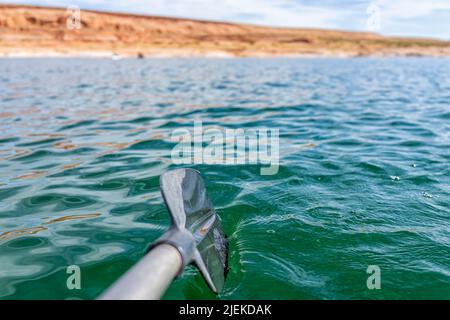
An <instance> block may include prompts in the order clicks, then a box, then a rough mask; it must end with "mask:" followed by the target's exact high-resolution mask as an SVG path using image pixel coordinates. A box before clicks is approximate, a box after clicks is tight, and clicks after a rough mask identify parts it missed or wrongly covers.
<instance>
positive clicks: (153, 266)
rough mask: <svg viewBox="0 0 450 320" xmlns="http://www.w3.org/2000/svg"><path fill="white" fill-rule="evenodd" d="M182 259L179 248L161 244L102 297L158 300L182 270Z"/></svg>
mask: <svg viewBox="0 0 450 320" xmlns="http://www.w3.org/2000/svg"><path fill="white" fill-rule="evenodd" d="M181 266H182V259H181V256H180V253H179V252H178V250H177V249H176V248H175V247H173V246H171V245H168V244H161V245H159V246H157V247H155V248H154V249H153V250H152V251H150V252H149V253H148V254H147V255H145V256H144V257H143V258H142V259H141V260H140V261H139V262H138V263H136V264H135V265H134V266H133V268H131V269H130V270H129V271H128V272H127V273H125V274H124V275H123V276H122V277H121V278H120V279H119V280H118V281H117V282H116V283H115V284H114V285H113V286H112V287H111V288H109V289H108V291H107V292H106V293H105V294H103V295H102V296H100V299H101V300H156V299H159V298H160V297H161V296H162V295H163V294H164V292H165V291H166V289H167V287H168V286H169V284H170V283H171V282H172V280H173V279H174V278H175V277H176V276H177V274H178V273H179V272H180V269H181Z"/></svg>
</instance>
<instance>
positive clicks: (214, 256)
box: [160, 169, 228, 293]
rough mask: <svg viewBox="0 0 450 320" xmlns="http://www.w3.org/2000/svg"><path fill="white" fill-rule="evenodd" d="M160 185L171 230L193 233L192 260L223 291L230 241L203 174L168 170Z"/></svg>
mask: <svg viewBox="0 0 450 320" xmlns="http://www.w3.org/2000/svg"><path fill="white" fill-rule="evenodd" d="M160 186H161V193H162V195H163V198H164V201H165V203H166V206H167V209H168V211H169V213H170V217H171V222H172V227H174V228H178V229H187V230H188V231H189V232H191V233H192V235H193V236H194V239H195V243H196V248H197V250H196V252H195V254H194V256H193V257H192V260H193V262H194V263H195V264H196V265H197V267H198V268H199V269H200V271H201V273H202V275H203V277H204V278H205V280H206V282H207V283H208V285H209V287H210V288H211V289H212V290H213V291H214V292H216V293H217V292H220V291H221V290H222V288H223V285H224V282H225V276H226V271H227V267H228V265H227V259H228V241H227V238H226V236H225V234H224V232H223V230H222V226H221V224H220V218H219V216H218V215H217V214H216V211H215V210H214V208H213V206H212V203H211V201H210V200H209V198H208V195H207V193H206V189H205V186H204V183H203V180H202V178H201V177H200V174H199V173H198V171H196V170H193V169H176V170H172V171H168V172H165V173H164V174H162V175H161V178H160Z"/></svg>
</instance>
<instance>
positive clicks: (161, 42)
mask: <svg viewBox="0 0 450 320" xmlns="http://www.w3.org/2000/svg"><path fill="white" fill-rule="evenodd" d="M69 15H70V12H68V11H67V10H66V9H62V8H48V7H45V8H44V7H32V6H15V5H0V55H3V56H35V55H38V56H61V55H67V56H112V55H114V56H117V55H119V56H140V57H145V56H196V55H198V56H277V55H283V56H286V55H288V56H296V55H332V56H365V55H380V56H385V55H389V56H391V55H393V56H396V55H401V56H421V55H431V56H450V42H445V41H437V40H429V39H412V38H393V37H383V36H380V35H376V34H373V33H364V32H344V31H327V30H317V29H293V28H271V27H260V26H254V25H245V24H231V23H220V22H210V21H198V20H189V19H174V18H162V17H153V16H141V15H130V14H119V13H106V12H95V11H85V10H81V20H80V23H79V27H80V29H73V28H69V27H70V25H69V27H68V25H67V20H68V18H69Z"/></svg>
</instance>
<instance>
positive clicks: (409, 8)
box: [0, 0, 450, 39]
mask: <svg viewBox="0 0 450 320" xmlns="http://www.w3.org/2000/svg"><path fill="white" fill-rule="evenodd" d="M0 2H5V3H20V4H35V5H47V6H60V7H67V6H68V5H77V6H79V7H80V8H81V9H95V10H106V11H119V12H131V13H139V14H150V15H162V16H172V17H187V18H196V19H207V20H220V21H230V22H246V23H253V24H261V25H272V26H286V27H314V28H326V29H344V30H368V31H374V32H378V33H382V34H386V35H399V36H421V37H433V38H442V39H450V0H322V1H320V0H319V1H313V0H141V1H138V0H122V1H118V0H69V1H65V0H40V1H35V0H28V1H27V0H22V1H20V0H19V1H15V0H7V1H4V0H0Z"/></svg>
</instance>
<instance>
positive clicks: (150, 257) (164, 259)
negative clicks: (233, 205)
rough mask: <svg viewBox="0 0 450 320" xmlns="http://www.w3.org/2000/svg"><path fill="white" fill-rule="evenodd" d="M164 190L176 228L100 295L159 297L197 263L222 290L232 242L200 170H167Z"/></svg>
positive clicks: (210, 283) (215, 287)
mask: <svg viewBox="0 0 450 320" xmlns="http://www.w3.org/2000/svg"><path fill="white" fill-rule="evenodd" d="M160 189H161V194H162V196H163V199H164V202H165V204H166V206H167V209H168V211H169V214H170V221H171V226H170V228H169V229H168V230H167V231H166V233H165V234H164V235H162V236H161V237H160V238H159V239H158V240H156V241H155V242H154V243H153V244H152V245H151V246H150V248H149V251H148V253H147V254H146V255H145V256H144V257H143V258H142V259H141V260H140V261H139V262H138V263H137V264H136V265H134V266H133V267H132V268H131V269H130V270H129V271H128V272H127V273H125V274H124V275H123V276H122V277H121V278H120V279H119V280H118V281H116V283H114V284H113V285H112V286H111V287H110V288H109V289H108V290H107V291H106V292H105V293H103V294H102V295H101V296H100V297H99V299H101V300H142V299H159V298H160V297H161V296H162V295H163V294H164V292H165V290H166V289H167V287H168V286H169V284H170V283H171V281H172V280H173V279H174V278H175V277H176V276H177V275H180V274H181V273H182V272H183V270H184V267H185V266H186V265H188V264H190V263H193V264H194V265H195V266H196V267H197V268H198V269H199V270H200V272H201V274H202V276H203V278H204V279H205V281H206V283H207V284H208V286H209V287H210V288H211V290H212V291H214V292H215V293H218V292H220V291H221V290H222V288H223V286H224V282H225V276H226V272H227V268H228V263H227V259H228V240H227V238H226V236H225V234H224V232H223V230H222V226H221V224H220V220H219V217H218V215H217V214H216V211H215V210H214V208H213V206H212V203H211V201H210V200H209V198H208V195H207V193H206V189H205V186H204V184H203V180H202V178H201V177H200V174H199V173H198V171H196V170H193V169H176V170H171V171H167V172H165V173H163V174H162V175H161V177H160Z"/></svg>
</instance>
